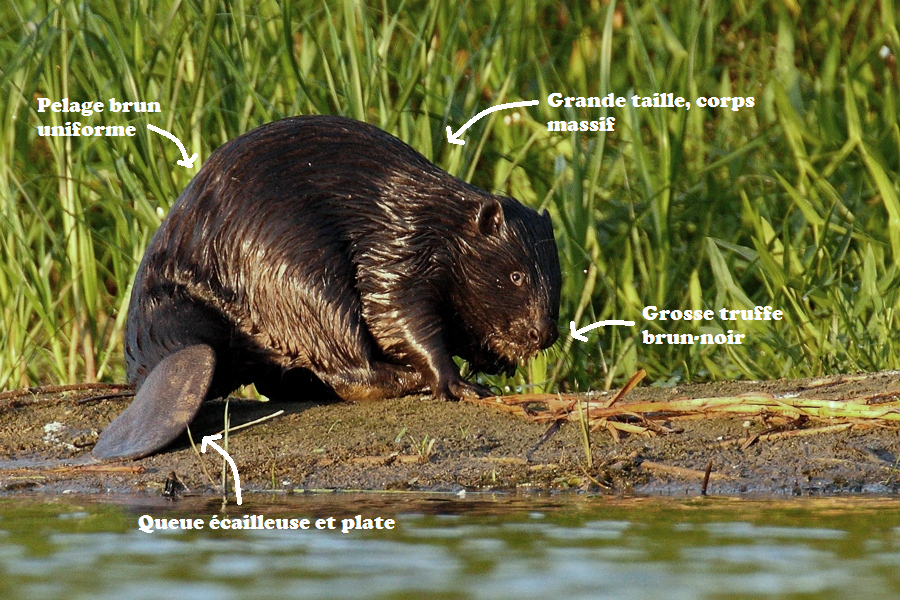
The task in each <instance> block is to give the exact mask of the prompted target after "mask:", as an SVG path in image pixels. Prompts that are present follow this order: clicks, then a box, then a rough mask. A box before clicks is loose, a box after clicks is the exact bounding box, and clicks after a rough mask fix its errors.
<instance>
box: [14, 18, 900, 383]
mask: <svg viewBox="0 0 900 600" xmlns="http://www.w3.org/2000/svg"><path fill="white" fill-rule="evenodd" d="M896 10H897V7H896V3H895V2H894V1H893V0H878V1H876V0H862V1H861V2H856V3H842V2H838V1H837V0H827V1H825V2H821V3H816V4H815V5H809V6H804V8H803V10H802V11H801V10H800V9H799V6H798V5H796V4H795V3H793V2H776V1H774V0H765V1H764V0H756V1H750V2H747V1H744V0H731V1H725V2H701V1H700V0H676V1H674V2H668V3H654V2H642V3H637V2H632V1H626V0H608V1H603V2H601V1H600V0H593V1H591V2H579V3H559V2H551V1H550V0H537V1H535V2H530V3H506V2H501V1H500V0H484V1H483V2H477V3H448V2H439V1H437V0H426V1H424V2H418V3H405V2H393V1H391V2H389V1H387V0H383V1H381V2H375V1H372V2H360V1H357V0H331V1H329V2H324V3H313V2H304V3H291V2H282V3H277V2H274V1H272V0H262V1H261V2H246V1H244V0H233V1H232V2H227V3H226V2H222V1H220V0H182V1H178V0H131V1H130V2H128V3H126V4H122V3H114V2H74V1H71V0H53V1H51V0H22V1H20V2H15V3H5V4H4V5H3V6H2V7H0V23H2V24H3V25H2V27H3V35H2V36H0V86H2V94H0V388H11V387H17V386H25V385H38V384H47V383H64V382H75V381H92V380H113V381H121V380H123V379H124V369H123V360H122V333H123V320H124V315H125V311H126V308H127V301H128V295H129V286H130V282H131V279H132V277H133V274H134V271H135V268H136V264H137V261H138V260H139V259H140V256H141V254H142V252H143V249H144V247H145V246H146V243H147V241H148V239H149V236H150V235H151V234H152V232H153V231H154V229H155V228H156V227H157V225H158V224H159V221H160V218H161V216H162V215H164V214H165V212H166V211H167V210H168V208H169V207H170V206H171V204H172V203H173V202H174V200H175V199H176V198H177V196H178V194H179V192H180V190H181V189H183V188H184V186H185V185H186V184H187V182H188V181H189V179H190V177H191V175H192V174H193V172H194V171H189V170H187V169H184V168H181V167H178V166H176V165H175V160H176V159H177V158H178V156H177V154H176V153H177V150H176V149H175V147H174V146H173V145H172V144H171V143H170V142H168V141H167V140H165V139H163V138H161V137H160V136H157V135H155V134H152V133H150V132H148V130H147V128H146V125H147V123H153V124H154V125H157V126H159V127H162V128H164V129H166V130H168V131H171V132H172V133H173V134H175V135H176V136H178V137H179V138H180V139H181V140H182V141H183V142H184V143H185V145H186V146H187V150H188V153H189V154H192V153H194V152H197V153H199V156H200V159H199V161H200V162H202V161H203V160H204V159H205V158H207V157H208V156H209V154H210V153H211V152H212V151H213V150H214V149H215V148H216V147H218V146H219V145H220V144H222V143H223V142H225V141H226V140H228V139H230V138H233V137H235V136H237V135H239V134H240V133H243V132H245V131H247V130H248V129H251V128H253V127H255V126H257V125H260V124H262V123H265V122H268V121H272V120H275V119H278V118H281V117H284V116H288V115H293V114H305V113H334V114H344V115H348V116H352V117H355V118H358V119H362V120H366V121H369V122H371V123H374V124H376V125H378V126H380V127H383V128H385V129H387V130H388V131H390V132H392V133H394V134H396V135H397V136H399V137H400V138H402V139H404V140H406V141H407V142H409V143H410V144H412V145H413V146H414V147H416V148H417V149H418V150H420V151H421V152H422V153H423V154H425V155H426V156H427V157H429V158H430V159H432V160H434V161H435V162H437V163H438V164H439V165H440V166H442V167H443V168H445V169H446V170H448V171H450V172H451V173H454V174H456V175H459V176H461V177H464V178H466V179H468V180H470V181H472V182H474V183H475V184H477V185H479V186H481V187H483V188H486V189H488V190H492V191H495V192H500V193H505V194H510V195H513V196H516V197H517V198H520V199H521V200H522V201H524V202H526V203H528V204H530V205H531V206H534V207H536V208H544V207H546V208H548V209H549V210H550V212H551V214H552V216H553V218H554V221H555V223H556V225H557V233H558V238H559V243H560V252H561V262H562V265H563V269H564V290H563V306H562V314H561V319H560V320H561V323H560V326H561V329H562V330H565V331H566V332H568V323H569V321H570V320H575V321H577V322H578V323H579V324H581V325H586V324H588V323H590V322H592V321H593V320H599V319H632V320H635V321H637V323H638V324H637V326H636V327H634V328H624V327H611V328H605V329H601V330H599V331H594V332H592V333H591V338H590V339H591V341H590V342H588V343H580V342H575V343H572V341H571V340H568V339H565V338H568V336H567V335H565V336H563V337H564V339H565V341H563V342H561V343H560V344H558V346H557V347H556V348H555V349H554V350H552V351H551V352H550V353H548V355H547V356H544V357H541V359H540V360H539V361H537V362H535V363H533V364H532V365H530V366H529V367H528V368H526V369H520V371H519V374H518V375H517V376H516V377H515V378H514V379H513V380H511V381H506V380H503V379H500V380H498V381H497V383H499V385H502V386H509V387H510V389H523V388H526V387H527V388H530V389H535V390H538V391H540V390H546V391H549V390H552V389H557V388H559V389H563V390H586V389H592V388H607V387H610V386H611V385H614V384H618V383H621V382H622V381H623V379H624V378H625V377H627V376H628V375H630V374H631V373H633V372H635V371H636V370H637V369H638V368H644V369H646V370H647V372H648V374H649V379H650V380H651V381H655V382H657V383H666V382H677V381H686V380H707V379H723V378H742V377H746V378H755V379H758V378H770V377H781V376H815V375H821V374H825V373H833V372H848V371H857V370H878V369H886V368H897V367H898V366H900V365H898V355H900V352H898V351H900V341H898V339H900V338H898V336H896V335H893V332H894V331H896V330H897V329H898V325H900V323H898V322H897V320H898V310H897V309H898V302H900V298H898V294H897V287H898V286H897V283H898V276H900V273H898V268H897V265H898V260H900V187H898V181H900V127H898V114H900V110H898V91H900V88H898V80H900V76H898V68H897V61H896V56H897V54H900V35H898V31H897V22H896V21H897V19H896ZM882 48H884V50H882ZM552 92H560V93H561V94H563V95H564V96H570V95H571V96H598V97H602V96H605V95H606V94H608V93H610V92H613V93H615V94H616V95H622V96H630V95H632V94H640V95H651V94H652V93H654V92H671V93H673V94H674V95H676V96H683V97H685V98H687V99H690V100H691V101H693V100H694V99H695V98H696V97H698V96H717V97H718V96H721V97H725V96H752V97H754V99H755V106H754V107H753V108H752V109H751V108H742V109H741V110H739V111H737V112H734V111H731V110H723V109H712V108H706V109H703V108H699V107H697V106H694V107H692V109H691V110H690V111H685V110H675V109H658V108H657V109H653V108H635V107H632V106H628V107H625V108H612V109H596V108H592V109H581V108H565V107H561V108H553V107H550V106H549V105H548V104H547V102H546V98H547V95H548V94H549V93H552ZM39 96H40V97H48V98H51V99H53V100H59V99H61V98H63V97H68V98H70V99H72V100H99V101H103V102H107V101H108V99H109V98H113V97H114V98H116V99H117V100H120V101H121V100H144V101H155V102H159V103H160V105H161V107H162V112H161V113H142V114H137V113H130V114H125V113H118V114H114V113H109V112H108V111H107V112H104V113H100V114H95V115H93V116H90V117H82V116H80V115H79V116H78V118H77V119H76V118H75V116H73V115H63V114H59V113H48V112H44V113H38V112H36V108H37V104H36V100H35V99H36V97H39ZM519 99H538V100H540V101H541V104H540V105H539V106H537V107H534V108H532V109H527V110H516V111H502V112H498V113H494V114H492V115H491V116H490V117H488V118H485V119H483V120H482V121H479V122H478V123H477V124H476V125H475V126H474V127H472V128H471V129H470V130H469V131H467V133H466V136H465V137H466V140H467V143H466V145H465V146H455V145H451V144H448V143H447V142H446V137H445V133H444V132H445V129H446V126H447V125H452V126H454V128H456V127H458V126H460V125H461V124H463V123H464V122H465V121H467V120H468V119H469V117H471V116H472V115H474V114H475V113H477V112H478V111H480V110H482V109H484V108H486V107H489V106H492V105H495V104H499V103H502V102H507V101H514V100H519ZM610 116H611V117H615V119H616V124H615V131H613V132H572V133H561V132H551V131H548V130H547V126H546V123H547V122H548V121H551V120H559V119H566V120H584V119H590V120H592V119H599V118H601V117H610ZM69 120H80V121H81V122H83V123H87V124H91V125H134V126H135V127H136V130H137V132H138V133H137V135H136V136H135V137H133V138H94V137H91V138H74V137H72V138H63V137H56V138H52V137H48V138H44V137H39V136H37V135H36V126H37V125H39V124H48V125H53V124H56V125H61V124H64V123H65V122H66V121H69ZM648 305H656V306H658V307H659V308H661V309H663V308H669V309H672V308H690V309H705V308H713V309H718V308H721V307H728V308H733V309H739V308H752V307H753V306H756V305H761V306H765V305H770V306H773V307H776V308H779V309H781V310H783V311H784V313H785V319H784V320H783V321H780V322H748V323H743V324H739V325H738V326H737V329H739V330H740V331H741V332H743V333H746V334H747V340H746V342H745V343H744V344H743V345H741V346H715V347H707V346H698V345H691V346H678V345H671V346H669V345H644V344H643V343H642V342H641V337H640V331H641V330H642V329H647V330H649V331H651V332H653V333H663V332H665V333H695V334H696V333H701V332H712V333H720V332H722V331H723V330H726V329H729V328H732V329H734V328H735V327H734V326H733V325H730V324H728V323H724V322H719V321H715V322H702V323H698V322H674V323H673V322H669V323H660V322H646V321H644V320H643V319H642V318H641V309H642V308H643V307H644V306H648Z"/></svg>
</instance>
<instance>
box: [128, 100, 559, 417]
mask: <svg viewBox="0 0 900 600" xmlns="http://www.w3.org/2000/svg"><path fill="white" fill-rule="evenodd" d="M559 293H560V268H559V262H558V257H557V247H556V243H555V241H554V238H553V231H552V226H551V223H550V218H549V216H548V215H547V213H546V211H545V212H544V214H543V215H540V214H538V213H537V212H535V211H534V210H532V209H530V208H527V207H525V206H523V205H522V204H520V203H519V202H517V201H516V200H514V199H511V198H505V197H499V196H494V195H491V194H487V193H485V192H483V191H481V190H479V189H477V188H475V187H473V186H471V185H469V184H467V183H465V182H463V181H461V180H459V179H457V178H454V177H452V176H450V175H448V174H447V173H445V172H444V171H442V170H440V169H439V168H437V167H436V166H435V165H433V164H432V163H430V162H429V161H428V160H427V159H425V158H424V157H423V156H422V155H420V154H419V153H418V152H416V151H415V150H413V149H412V148H410V147H409V146H407V145H406V144H404V143H403V142H401V141H400V140H398V139H397V138H395V137H393V136H391V135H389V134H387V133H385V132H383V131H381V130H379V129H377V128H375V127H372V126H370V125H367V124H364V123H360V122H357V121H353V120H351V119H346V118H341V117H325V116H321V117H320V116H309V117H295V118H290V119H285V120H282V121H278V122H275V123H270V124H268V125H264V126H262V127H260V128H258V129H255V130H253V131H251V132H249V133H247V134H245V135H243V136H241V137H238V138H236V139H234V140H232V141H230V142H228V143H227V144H225V145H224V146H222V147H221V148H220V149H219V150H217V151H216V152H215V153H214V154H213V155H212V156H211V157H210V159H209V160H208V161H207V162H206V163H205V164H204V165H203V168H202V169H201V170H200V172H199V173H198V174H197V176H196V177H195V178H194V179H193V180H192V181H191V183H190V184H189V185H188V187H187V188H186V189H185V190H184V192H183V193H182V195H181V197H180V198H179V199H178V201H177V202H176V203H175V205H174V206H173V207H172V210H171V211H170V213H169V215H168V216H167V217H166V219H165V220H164V221H163V223H162V225H161V226H160V228H159V230H158V231H157V233H156V234H155V235H154V237H153V239H152V241H151V242H150V245H149V247H148V249H147V252H146V254H145V256H144V259H143V261H142V262H141V265H140V267H139V269H138V273H137V276H136V280H135V285H134V290H133V294H132V297H131V305H130V309H129V314H128V321H127V327H126V360H127V364H128V377H129V380H130V381H131V382H132V383H134V384H135V385H136V386H138V387H140V386H141V384H142V383H143V381H144V379H145V378H146V377H147V376H148V374H149V373H150V372H151V371H152V370H153V368H154V367H155V366H156V365H157V364H158V363H159V362H160V361H161V360H162V359H163V358H165V357H166V356H167V355H170V354H172V353H173V352H175V351H176V350H178V349H180V348H184V347H187V346H190V345H193V344H207V345H209V346H210V347H211V348H212V349H213V351H214V353H215V372H214V375H213V378H212V384H211V386H210V389H209V392H208V394H207V397H208V398H212V397H217V396H220V395H224V394H227V393H229V392H231V391H232V390H234V389H236V388H237V387H238V386H240V385H243V384H248V383H251V382H254V383H256V384H257V387H258V388H259V389H260V391H262V392H263V393H270V394H276V393H291V392H292V390H291V388H292V387H293V385H294V384H295V383H296V382H298V381H310V382H311V381H321V382H324V383H325V384H326V385H327V386H328V387H329V388H330V389H331V390H333V391H334V392H335V393H336V394H337V395H338V396H340V397H341V398H344V399H347V400H359V399H372V398H385V397H395V396H401V395H404V394H409V393H414V392H424V391H431V393H433V394H434V395H436V396H439V397H444V398H459V397H461V396H463V395H484V394H486V393H487V392H486V390H485V389H484V388H482V387H480V386H477V385H474V384H471V383H469V382H466V381H464V380H463V379H462V378H461V377H460V375H459V371H458V369H457V367H456V365H455V364H454V362H453V361H452V357H453V356H460V357H462V358H464V359H466V360H468V361H470V363H471V364H472V366H473V367H474V369H475V370H479V371H485V372H490V373H496V372H500V371H510V370H512V369H514V368H515V365H516V363H517V362H519V361H522V360H524V359H527V358H529V357H531V356H534V355H535V354H536V353H537V352H538V351H539V350H541V349H543V348H546V347H548V346H549V345H551V344H552V343H553V342H554V341H555V340H556V338H557V330H556V321H557V318H558V312H559ZM287 382H290V383H291V384H290V385H286V383H287Z"/></svg>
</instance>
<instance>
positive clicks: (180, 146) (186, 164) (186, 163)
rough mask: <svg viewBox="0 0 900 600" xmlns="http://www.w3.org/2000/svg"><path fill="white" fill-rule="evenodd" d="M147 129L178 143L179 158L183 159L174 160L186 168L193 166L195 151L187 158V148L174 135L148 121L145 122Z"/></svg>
mask: <svg viewBox="0 0 900 600" xmlns="http://www.w3.org/2000/svg"><path fill="white" fill-rule="evenodd" d="M147 129H149V130H150V131H155V132H156V133H158V134H160V135H164V136H166V137H167V138H169V139H170V140H172V141H173V142H175V143H176V144H178V149H179V150H181V158H182V159H183V160H179V161H175V162H177V163H178V164H179V165H181V166H182V167H187V168H188V169H190V168H191V167H193V166H194V161H195V160H197V153H196V152H195V153H194V155H193V156H192V157H190V158H188V155H187V150H185V149H184V144H182V143H181V140H179V139H178V138H177V137H175V136H174V135H172V134H171V133H169V132H168V131H166V130H165V129H160V128H159V127H154V126H153V125H151V124H150V123H147Z"/></svg>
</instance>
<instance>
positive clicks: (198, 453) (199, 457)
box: [187, 427, 216, 486]
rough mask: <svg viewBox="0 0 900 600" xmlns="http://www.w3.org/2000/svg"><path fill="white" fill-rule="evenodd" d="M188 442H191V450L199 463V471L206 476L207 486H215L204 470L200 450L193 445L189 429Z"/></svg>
mask: <svg viewBox="0 0 900 600" xmlns="http://www.w3.org/2000/svg"><path fill="white" fill-rule="evenodd" d="M187 434H188V440H189V441H190V442H191V449H192V450H193V451H194V454H195V455H197V461H198V462H199V463H200V470H201V471H203V474H204V475H205V476H206V480H207V481H209V485H212V486H215V485H216V481H215V480H214V479H213V478H212V475H210V474H209V471H207V470H206V464H205V463H204V462H203V457H202V456H201V455H200V449H199V448H197V444H195V443H194V436H193V435H191V428H190V427H188V428H187Z"/></svg>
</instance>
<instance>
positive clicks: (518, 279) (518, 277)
mask: <svg viewBox="0 0 900 600" xmlns="http://www.w3.org/2000/svg"><path fill="white" fill-rule="evenodd" d="M509 280H510V281H512V282H513V285H515V286H516V287H519V286H521V285H522V284H523V283H525V276H524V275H522V273H520V272H519V271H513V272H512V273H510V274H509Z"/></svg>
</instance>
